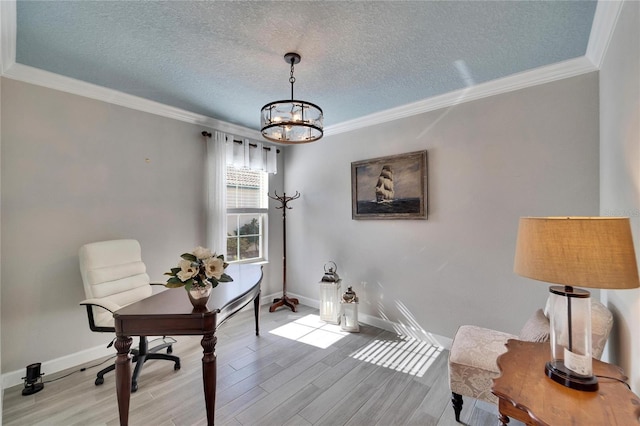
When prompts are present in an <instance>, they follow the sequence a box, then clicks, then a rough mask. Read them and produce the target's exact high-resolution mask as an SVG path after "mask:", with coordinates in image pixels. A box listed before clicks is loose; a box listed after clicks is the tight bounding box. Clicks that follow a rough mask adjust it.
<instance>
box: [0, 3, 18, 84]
mask: <svg viewBox="0 0 640 426" xmlns="http://www.w3.org/2000/svg"><path fill="white" fill-rule="evenodd" d="M15 62H16V2H15V0H5V1H0V73H4V71H6V70H7V69H9V68H10V67H11V66H12V65H13V64H14V63H15Z"/></svg>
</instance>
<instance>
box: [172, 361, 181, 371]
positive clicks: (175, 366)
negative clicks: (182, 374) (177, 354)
mask: <svg viewBox="0 0 640 426" xmlns="http://www.w3.org/2000/svg"><path fill="white" fill-rule="evenodd" d="M173 369H174V370H180V363H179V362H176V363H175V364H173Z"/></svg>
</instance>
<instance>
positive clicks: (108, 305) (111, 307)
mask: <svg viewBox="0 0 640 426" xmlns="http://www.w3.org/2000/svg"><path fill="white" fill-rule="evenodd" d="M80 304H81V305H91V306H99V307H101V308H103V309H106V310H107V311H109V312H112V313H113V312H115V311H117V310H118V309H120V308H122V306H120V305H118V304H117V303H113V302H110V301H108V300H104V299H87V300H83V301H82V302H80Z"/></svg>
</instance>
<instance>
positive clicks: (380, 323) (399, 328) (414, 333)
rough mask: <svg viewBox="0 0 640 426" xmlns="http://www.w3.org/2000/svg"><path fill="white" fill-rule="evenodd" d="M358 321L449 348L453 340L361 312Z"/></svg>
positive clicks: (311, 302) (306, 301) (309, 302)
mask: <svg viewBox="0 0 640 426" xmlns="http://www.w3.org/2000/svg"><path fill="white" fill-rule="evenodd" d="M289 295H290V296H291V297H295V298H297V299H298V300H299V301H300V304H302V305H305V306H309V307H310V308H316V309H318V308H319V307H320V301H319V300H316V299H311V298H309V297H305V296H299V295H296V294H294V293H289ZM276 297H277V295H276ZM272 299H273V298H271V299H269V302H266V303H270V301H271V300H272ZM358 321H359V322H361V323H363V324H367V325H371V326H373V327H378V328H381V329H383V330H387V331H391V332H394V333H397V334H399V335H402V336H407V337H413V338H415V339H418V340H421V341H424V342H427V343H430V344H432V345H436V346H439V347H441V348H445V349H450V348H451V343H452V342H453V339H451V338H449V337H444V336H440V335H437V334H433V333H430V332H428V331H426V330H424V329H422V328H420V329H418V328H415V327H410V326H407V325H405V324H401V323H396V322H393V321H389V320H387V319H383V318H379V317H376V316H373V315H367V314H365V313H362V312H358Z"/></svg>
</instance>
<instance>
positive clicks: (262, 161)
mask: <svg viewBox="0 0 640 426" xmlns="http://www.w3.org/2000/svg"><path fill="white" fill-rule="evenodd" d="M265 148H266V149H265ZM226 152H227V164H228V165H230V166H233V167H235V168H236V169H250V170H263V171H265V172H267V173H273V174H276V173H277V172H278V165H277V163H278V161H277V150H276V147H275V146H271V147H265V146H264V145H263V144H262V142H257V141H250V140H249V139H243V140H242V141H235V142H234V141H233V137H228V139H227V149H226Z"/></svg>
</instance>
